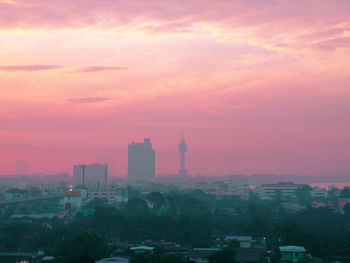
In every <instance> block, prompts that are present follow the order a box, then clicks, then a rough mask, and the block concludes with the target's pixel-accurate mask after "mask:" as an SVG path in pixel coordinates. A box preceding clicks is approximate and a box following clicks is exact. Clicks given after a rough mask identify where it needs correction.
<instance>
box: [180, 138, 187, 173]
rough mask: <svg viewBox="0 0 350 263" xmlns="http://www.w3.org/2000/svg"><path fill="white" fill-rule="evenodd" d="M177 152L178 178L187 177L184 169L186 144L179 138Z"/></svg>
mask: <svg viewBox="0 0 350 263" xmlns="http://www.w3.org/2000/svg"><path fill="white" fill-rule="evenodd" d="M179 151H180V170H179V176H187V170H186V168H185V154H186V151H187V144H186V142H185V138H184V137H183V136H182V137H181V142H180V143H179Z"/></svg>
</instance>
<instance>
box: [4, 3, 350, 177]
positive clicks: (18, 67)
mask: <svg viewBox="0 0 350 263" xmlns="http://www.w3.org/2000/svg"><path fill="white" fill-rule="evenodd" d="M349 10H350V2H349V1H347V0H337V1H325V0H317V1H316V0H309V1H299V0H298V1H277V0H269V1H256V0H249V1H224V0H217V1H164V0H158V1H151V3H149V2H148V1H130V0H128V1H126V0H125V1H111V0H101V1H92V0H84V1H68V0H60V1H43V0H39V1H26V0H0V47H1V49H0V155H1V158H0V172H1V173H13V171H14V163H15V161H16V160H21V159H24V160H27V161H28V163H29V164H30V166H29V167H30V172H45V173H56V172H61V171H70V172H71V170H72V166H73V164H76V163H92V162H101V161H108V162H109V163H113V167H114V168H113V174H116V175H117V174H119V175H125V174H126V173H127V145H128V144H129V143H131V142H132V141H141V140H143V138H145V137H149V138H151V139H152V143H153V146H154V148H155V149H156V158H157V161H156V171H157V174H158V173H159V174H173V173H177V171H178V166H179V153H178V149H177V144H178V142H179V139H180V138H181V135H185V137H186V140H187V142H188V145H189V149H188V156H187V157H188V162H187V164H188V167H187V168H188V171H189V173H190V174H192V175H197V174H209V175H218V174H228V173H241V174H242V173H243V174H254V173H289V174H317V175H318V174H321V175H322V174H332V173H339V172H343V171H349V170H350V167H349V156H350V150H349V149H350V137H349V132H348V131H349V129H350V124H349V123H350V122H349V112H350V103H349V99H350V97H349V95H350V89H349V84H350V78H349V76H350V74H349V73H350V72H349V71H350V70H349V69H350V60H349V49H350V21H349V17H350V16H349Z"/></svg>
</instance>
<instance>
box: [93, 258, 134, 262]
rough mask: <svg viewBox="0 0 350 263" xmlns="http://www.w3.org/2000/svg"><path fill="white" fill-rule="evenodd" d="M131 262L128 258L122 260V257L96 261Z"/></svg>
mask: <svg viewBox="0 0 350 263" xmlns="http://www.w3.org/2000/svg"><path fill="white" fill-rule="evenodd" d="M129 262H130V260H129V259H128V258H121V257H111V258H103V259H100V260H97V261H96V263H129Z"/></svg>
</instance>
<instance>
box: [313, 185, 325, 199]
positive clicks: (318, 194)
mask: <svg viewBox="0 0 350 263" xmlns="http://www.w3.org/2000/svg"><path fill="white" fill-rule="evenodd" d="M310 196H311V198H327V197H328V191H327V189H324V188H321V187H318V186H316V187H314V188H313V189H312V190H311V191H310Z"/></svg>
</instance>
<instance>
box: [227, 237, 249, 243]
mask: <svg viewBox="0 0 350 263" xmlns="http://www.w3.org/2000/svg"><path fill="white" fill-rule="evenodd" d="M252 239H253V238H252V237H251V236H225V240H226V241H227V240H237V241H241V242H242V241H251V240H252Z"/></svg>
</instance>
